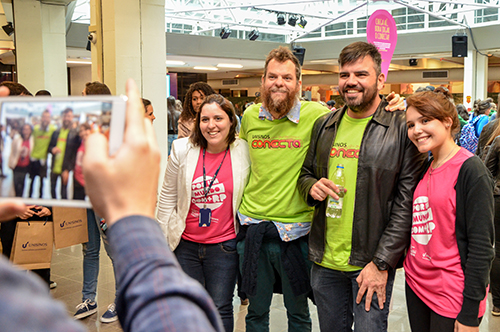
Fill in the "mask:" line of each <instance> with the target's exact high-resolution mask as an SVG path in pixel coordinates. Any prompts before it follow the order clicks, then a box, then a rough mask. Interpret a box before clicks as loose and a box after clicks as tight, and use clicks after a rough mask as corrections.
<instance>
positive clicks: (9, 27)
mask: <svg viewBox="0 0 500 332" xmlns="http://www.w3.org/2000/svg"><path fill="white" fill-rule="evenodd" d="M2 29H3V31H5V33H6V34H7V35H8V36H12V34H13V33H14V27H13V26H12V22H7V24H5V25H4V26H2Z"/></svg>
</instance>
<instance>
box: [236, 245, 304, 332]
mask: <svg viewBox="0 0 500 332" xmlns="http://www.w3.org/2000/svg"><path fill="white" fill-rule="evenodd" d="M295 241H301V243H300V247H301V251H302V255H303V257H304V259H305V260H306V265H308V263H307V251H308V246H307V241H305V240H295ZM280 242H281V241H280V240H266V241H264V242H262V246H261V248H260V253H259V262H258V265H257V293H256V294H255V296H248V299H249V301H250V304H249V305H248V314H247V316H246V318H245V323H246V331H247V332H264V331H269V310H270V307H271V302H272V299H273V289H274V284H275V283H277V281H276V277H278V278H280V281H278V283H281V290H282V292H283V301H284V303H285V307H286V314H287V317H288V331H289V332H307V331H311V328H312V324H311V316H310V314H309V304H308V302H307V294H303V295H299V296H296V295H295V294H294V293H293V289H292V286H291V284H290V281H289V279H288V276H287V274H286V271H285V269H284V267H283V262H282V260H281V244H280ZM244 253H245V241H240V242H238V254H239V255H240V268H242V267H243V256H244ZM308 266H309V265H308ZM244 277H245V276H243V278H244ZM247 295H248V294H247Z"/></svg>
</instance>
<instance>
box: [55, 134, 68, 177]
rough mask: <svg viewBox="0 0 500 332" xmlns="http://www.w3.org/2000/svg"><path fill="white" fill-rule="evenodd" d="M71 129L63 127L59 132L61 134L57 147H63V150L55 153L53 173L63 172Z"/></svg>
mask: <svg viewBox="0 0 500 332" xmlns="http://www.w3.org/2000/svg"><path fill="white" fill-rule="evenodd" d="M68 134H69V129H62V128H61V131H60V132H59V136H58V137H57V144H56V147H58V148H59V149H61V152H60V153H58V154H56V155H55V158H54V159H55V160H54V167H53V168H52V173H54V174H61V173H62V165H63V161H64V153H65V152H66V141H67V138H68Z"/></svg>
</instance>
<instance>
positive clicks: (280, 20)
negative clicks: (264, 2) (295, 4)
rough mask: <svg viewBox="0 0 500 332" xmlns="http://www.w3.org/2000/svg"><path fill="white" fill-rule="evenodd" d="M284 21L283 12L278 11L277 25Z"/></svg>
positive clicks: (282, 23)
mask: <svg viewBox="0 0 500 332" xmlns="http://www.w3.org/2000/svg"><path fill="white" fill-rule="evenodd" d="M285 23H286V21H285V14H283V13H278V25H284V24H285Z"/></svg>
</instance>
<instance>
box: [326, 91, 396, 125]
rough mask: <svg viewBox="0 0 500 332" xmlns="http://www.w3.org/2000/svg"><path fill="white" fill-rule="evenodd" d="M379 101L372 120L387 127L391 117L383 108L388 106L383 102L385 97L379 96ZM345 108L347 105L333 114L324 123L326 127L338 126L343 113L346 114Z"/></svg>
mask: <svg viewBox="0 0 500 332" xmlns="http://www.w3.org/2000/svg"><path fill="white" fill-rule="evenodd" d="M380 99H381V101H380V104H379V105H378V108H377V110H376V111H375V113H374V114H373V118H372V120H373V121H376V122H378V123H379V124H381V125H382V126H386V127H389V124H390V122H391V118H392V115H391V113H392V112H388V111H386V110H385V107H386V106H387V104H388V103H387V101H386V100H385V97H384V96H382V95H380ZM347 108H348V107H347V105H344V107H342V109H340V110H338V111H337V112H335V114H334V115H333V116H332V117H331V118H330V119H329V120H328V122H327V123H326V127H330V126H333V125H335V124H337V125H338V123H339V122H340V120H341V119H342V117H343V116H344V114H345V112H347Z"/></svg>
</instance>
